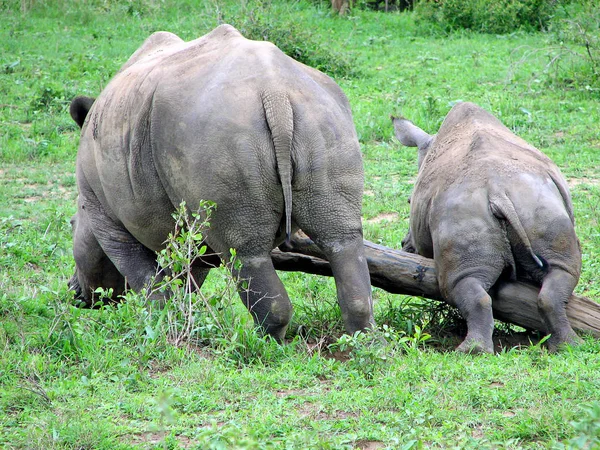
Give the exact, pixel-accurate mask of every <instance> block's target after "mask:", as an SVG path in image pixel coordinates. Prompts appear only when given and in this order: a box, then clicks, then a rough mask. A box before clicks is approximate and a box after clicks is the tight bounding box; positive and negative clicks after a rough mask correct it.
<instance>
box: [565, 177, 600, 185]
mask: <svg viewBox="0 0 600 450" xmlns="http://www.w3.org/2000/svg"><path fill="white" fill-rule="evenodd" d="M567 184H568V185H569V187H570V188H573V187H575V186H579V185H580V184H589V185H592V186H600V179H598V178H588V177H581V178H569V179H568V180H567Z"/></svg>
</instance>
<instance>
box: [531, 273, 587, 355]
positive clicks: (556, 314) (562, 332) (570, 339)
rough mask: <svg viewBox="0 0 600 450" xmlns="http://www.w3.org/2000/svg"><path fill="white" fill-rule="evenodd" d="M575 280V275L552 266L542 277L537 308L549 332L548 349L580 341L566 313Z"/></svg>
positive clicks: (555, 348)
mask: <svg viewBox="0 0 600 450" xmlns="http://www.w3.org/2000/svg"><path fill="white" fill-rule="evenodd" d="M577 281H578V280H577V278H576V277H574V276H573V275H571V274H570V273H568V272H566V271H564V270H562V269H559V268H552V269H551V270H550V271H549V272H548V274H547V275H546V276H545V277H544V281H543V283H542V288H541V290H540V293H539V295H538V310H539V312H540V315H541V316H542V318H543V319H544V322H545V324H546V326H547V328H548V332H549V333H550V338H549V339H548V340H547V341H546V345H547V346H548V349H549V350H550V351H557V350H559V349H560V347H561V346H563V345H564V344H576V343H578V342H580V339H579V337H578V336H577V334H575V332H574V331H573V328H571V325H570V323H569V319H568V318H567V313H566V307H567V302H568V300H569V297H570V296H571V294H572V293H573V289H575V285H576V284H577Z"/></svg>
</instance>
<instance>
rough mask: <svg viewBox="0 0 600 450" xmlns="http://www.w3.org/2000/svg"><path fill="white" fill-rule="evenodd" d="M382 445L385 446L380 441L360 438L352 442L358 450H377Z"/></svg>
mask: <svg viewBox="0 0 600 450" xmlns="http://www.w3.org/2000/svg"><path fill="white" fill-rule="evenodd" d="M383 447H385V444H384V443H383V442H381V441H367V440H361V441H356V442H355V443H354V448H355V449H360V450H377V449H379V448H383Z"/></svg>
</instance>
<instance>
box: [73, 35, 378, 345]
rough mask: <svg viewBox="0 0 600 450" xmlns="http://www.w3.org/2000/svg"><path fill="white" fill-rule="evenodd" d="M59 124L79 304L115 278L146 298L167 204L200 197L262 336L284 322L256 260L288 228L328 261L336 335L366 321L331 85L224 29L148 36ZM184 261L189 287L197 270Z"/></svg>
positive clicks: (201, 270) (270, 278) (338, 100)
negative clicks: (65, 126) (234, 264)
mask: <svg viewBox="0 0 600 450" xmlns="http://www.w3.org/2000/svg"><path fill="white" fill-rule="evenodd" d="M88 110H89V112H88ZM71 115H72V116H73V118H74V120H76V121H77V122H78V123H80V125H82V130H81V141H80V145H79V151H78V154H77V169H76V174H77V186H78V190H79V199H78V208H77V213H76V214H75V217H74V218H73V221H72V223H73V253H74V258H75V266H76V269H75V275H74V276H73V277H72V279H71V281H70V285H71V288H72V289H73V290H75V291H76V292H77V293H78V294H79V296H80V297H82V298H83V300H85V301H86V302H88V303H89V302H91V301H92V296H93V291H94V290H95V289H96V288H98V287H103V288H113V289H115V292H118V293H121V292H122V291H123V286H124V285H125V281H126V282H127V283H128V284H129V286H131V288H133V289H134V290H138V291H139V290H142V289H148V286H149V283H150V281H151V278H152V277H153V276H154V275H155V274H156V255H155V252H156V251H158V250H160V249H161V248H163V246H164V242H165V240H166V238H167V236H168V234H169V232H171V231H172V230H173V229H174V219H173V218H172V213H173V211H174V209H175V207H177V206H178V205H179V204H180V202H181V201H182V200H183V201H185V202H186V205H188V207H190V208H191V207H192V206H193V205H196V206H197V205H199V204H200V201H201V200H207V201H212V202H215V203H216V205H217V207H216V211H215V212H214V213H213V214H212V216H211V227H210V230H208V231H207V233H206V241H205V243H206V244H207V245H208V247H209V250H208V253H210V252H216V253H217V254H220V255H228V254H229V249H230V248H233V249H235V250H236V252H237V258H238V260H239V261H240V262H241V269H239V270H237V269H234V271H235V272H236V273H235V275H236V276H239V277H240V279H241V280H247V281H248V282H249V287H248V288H247V289H240V291H239V293H240V296H241V298H242V300H243V302H244V304H245V305H246V306H247V308H248V309H249V310H250V312H251V314H252V315H253V317H254V320H255V322H256V324H257V325H258V326H259V327H261V328H262V329H263V331H264V332H266V333H267V334H269V335H271V336H273V337H274V338H275V339H277V340H279V341H281V340H282V339H283V337H284V334H285V331H286V328H287V326H288V323H289V321H290V318H291V315H292V305H291V303H290V300H289V298H288V295H287V293H286V291H285V288H284V287H283V284H282V283H281V281H280V280H279V278H278V276H277V274H276V272H275V269H274V268H273V264H272V262H271V258H270V251H271V250H272V249H273V248H274V247H276V246H277V245H279V244H281V243H282V242H283V241H284V240H285V237H286V235H287V236H289V235H290V233H292V232H294V231H295V230H297V229H298V228H302V230H303V231H304V232H305V233H307V234H308V235H309V236H310V237H311V238H312V239H313V240H314V241H315V242H316V243H317V244H318V245H319V247H320V248H321V249H322V250H323V251H324V252H325V254H326V255H327V257H328V258H329V261H330V263H331V267H332V270H333V274H334V277H335V282H336V286H337V294H338V301H339V304H340V307H341V311H342V316H343V320H344V323H345V327H346V330H347V331H348V332H349V333H353V332H355V331H357V330H364V329H367V328H371V327H372V326H373V325H374V320H373V307H372V299H371V285H370V277H369V272H368V269H367V263H366V259H365V257H364V253H363V241H362V225H361V206H362V193H363V166H362V158H361V152H360V147H359V143H358V139H357V136H356V131H355V129H354V124H353V121H352V115H351V111H350V106H349V103H348V100H347V98H346V96H345V95H344V94H343V92H342V90H341V89H340V88H339V87H338V86H337V85H336V83H335V82H334V81H333V80H332V79H331V78H329V77H328V76H326V75H324V74H323V73H321V72H319V71H318V70H315V69H312V68H310V67H307V66H305V65H303V64H301V63H299V62H297V61H295V60H293V59H292V58H290V57H288V56H286V55H285V54H284V53H283V52H281V51H280V50H279V49H278V48H277V47H276V46H275V45H273V44H271V43H269V42H255V41H251V40H247V39H245V38H244V37H243V36H242V35H241V34H240V33H239V32H238V31H237V30H236V29H235V28H233V27H232V26H230V25H222V26H219V27H218V28H216V29H214V30H213V31H212V32H210V33H209V34H207V35H205V36H203V37H201V38H199V39H196V40H194V41H191V42H184V41H183V40H181V39H180V38H179V37H177V36H176V35H174V34H171V33H167V32H157V33H154V34H152V35H151V36H150V37H149V38H148V39H147V40H146V41H145V42H144V43H143V45H142V46H141V47H140V48H139V49H138V50H137V51H136V52H135V53H134V54H133V55H132V56H131V58H130V59H129V60H128V61H127V62H126V63H125V65H124V66H123V67H122V68H121V69H120V71H119V72H118V73H117V74H116V75H115V77H114V78H113V79H112V80H111V81H110V82H109V84H108V85H107V86H106V88H105V89H104V90H103V91H102V93H101V94H100V96H99V97H98V98H97V99H96V100H95V101H94V99H90V98H86V97H79V98H77V99H75V100H74V101H73V103H72V105H71ZM197 266H198V267H197V270H195V277H196V281H197V282H198V284H199V285H201V284H202V282H203V281H204V279H205V277H206V275H207V274H208V271H209V270H210V265H209V264H205V265H203V264H202V262H200V263H199V264H198V265H197ZM240 284H246V283H240Z"/></svg>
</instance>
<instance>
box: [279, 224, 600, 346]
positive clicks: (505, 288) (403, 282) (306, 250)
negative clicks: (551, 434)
mask: <svg viewBox="0 0 600 450" xmlns="http://www.w3.org/2000/svg"><path fill="white" fill-rule="evenodd" d="M364 243H365V255H366V257H367V263H368V266H369V272H370V274H371V284H372V285H373V286H375V287H378V288H381V289H384V290H386V291H388V292H391V293H394V294H404V295H415V296H420V297H426V298H429V299H432V300H438V301H444V299H443V298H442V296H441V294H440V291H439V288H438V283H437V277H436V271H435V266H434V263H433V260H431V259H428V258H423V257H422V256H419V255H414V254H411V253H406V252H402V251H400V250H394V249H391V248H389V247H384V246H381V245H377V244H374V243H372V242H369V241H364ZM284 247H285V248H284ZM282 250H283V251H282ZM282 250H279V249H275V250H273V252H272V253H271V258H272V260H273V264H274V265H275V268H276V269H277V270H284V271H298V272H306V273H312V274H317V275H324V276H331V275H332V274H331V269H330V267H329V263H328V262H327V261H326V260H325V258H324V255H323V253H322V252H321V250H320V249H319V248H318V247H317V246H316V245H315V244H314V243H313V242H312V241H311V240H310V239H309V238H308V237H306V236H303V235H301V234H296V235H294V236H292V238H291V240H290V242H289V244H287V245H285V246H282ZM538 292H539V288H538V287H536V286H534V285H532V284H529V283H525V282H523V281H501V282H499V283H498V284H497V285H496V286H494V287H493V288H492V289H491V291H490V295H491V296H492V298H493V302H492V306H493V309H494V317H495V318H496V319H499V320H502V321H504V322H509V323H513V324H515V325H519V326H521V327H524V328H527V329H531V330H539V331H541V332H546V327H545V325H544V322H543V320H542V318H541V316H540V314H539V312H538V309H537V296H538ZM567 316H568V317H569V321H570V322H571V326H572V327H573V329H575V330H577V331H580V332H588V333H592V334H593V335H594V336H597V337H600V304H598V303H596V302H594V301H592V300H590V299H588V298H586V297H582V296H579V295H573V296H571V298H570V300H569V304H568V306H567Z"/></svg>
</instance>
